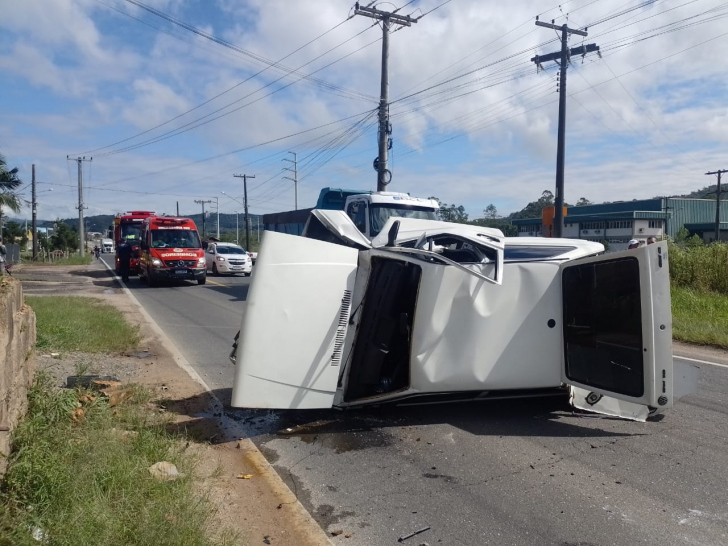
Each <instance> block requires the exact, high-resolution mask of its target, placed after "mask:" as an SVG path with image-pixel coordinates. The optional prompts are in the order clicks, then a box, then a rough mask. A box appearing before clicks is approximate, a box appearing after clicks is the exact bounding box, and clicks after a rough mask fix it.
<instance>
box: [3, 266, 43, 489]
mask: <svg viewBox="0 0 728 546" xmlns="http://www.w3.org/2000/svg"><path fill="white" fill-rule="evenodd" d="M34 346H35V314H34V313H33V310H32V309H31V308H30V307H28V306H27V305H25V304H24V303H23V289H22V287H21V285H20V281H18V280H16V279H12V278H10V277H0V475H1V474H3V473H4V472H5V468H6V466H7V458H6V456H7V455H8V454H9V453H10V437H11V435H12V430H13V428H14V427H15V426H16V425H17V424H18V421H19V420H20V418H21V417H22V416H23V415H24V414H25V411H26V409H27V404H28V389H29V388H30V385H31V383H32V382H33V375H34V373H35V352H34V349H33V348H34Z"/></svg>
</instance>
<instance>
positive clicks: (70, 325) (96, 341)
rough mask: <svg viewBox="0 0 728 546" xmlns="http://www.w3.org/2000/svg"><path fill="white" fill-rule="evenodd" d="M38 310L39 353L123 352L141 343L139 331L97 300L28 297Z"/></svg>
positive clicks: (80, 297)
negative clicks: (54, 351)
mask: <svg viewBox="0 0 728 546" xmlns="http://www.w3.org/2000/svg"><path fill="white" fill-rule="evenodd" d="M25 301H26V303H27V304H28V305H30V306H31V307H32V308H33V311H35V316H36V321H37V344H36V347H37V349H38V350H42V351H49V350H56V351H61V352H62V351H79V352H86V353H107V354H110V353H121V352H123V351H127V350H130V349H133V348H134V347H136V346H137V344H138V343H139V341H140V336H139V329H138V328H137V327H135V326H132V325H130V324H129V323H128V322H126V320H125V319H124V316H123V315H122V313H121V311H119V310H118V309H116V308H115V307H113V306H111V305H109V304H107V303H104V302H103V301H102V300H100V299H98V298H86V297H83V296H26V298H25Z"/></svg>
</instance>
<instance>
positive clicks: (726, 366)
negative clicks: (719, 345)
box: [672, 355, 728, 368]
mask: <svg viewBox="0 0 728 546" xmlns="http://www.w3.org/2000/svg"><path fill="white" fill-rule="evenodd" d="M672 357H673V358H679V359H680V360H689V361H690V362H697V363H698V364H709V365H711V366H718V367H719V368H728V364H718V363H717V362H708V361H707V360H698V359H697V358H688V357H686V356H677V355H672Z"/></svg>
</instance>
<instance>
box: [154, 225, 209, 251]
mask: <svg viewBox="0 0 728 546" xmlns="http://www.w3.org/2000/svg"><path fill="white" fill-rule="evenodd" d="M151 234H152V248H202V245H201V244H200V236H199V235H198V234H197V232H196V231H193V230H191V229H153V230H151Z"/></svg>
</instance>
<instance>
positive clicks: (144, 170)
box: [0, 0, 728, 219]
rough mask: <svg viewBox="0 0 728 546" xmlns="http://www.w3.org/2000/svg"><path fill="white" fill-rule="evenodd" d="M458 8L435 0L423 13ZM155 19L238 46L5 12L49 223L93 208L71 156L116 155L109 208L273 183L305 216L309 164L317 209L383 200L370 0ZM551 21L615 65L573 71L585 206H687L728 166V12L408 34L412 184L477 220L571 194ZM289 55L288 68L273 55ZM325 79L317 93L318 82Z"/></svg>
mask: <svg viewBox="0 0 728 546" xmlns="http://www.w3.org/2000/svg"><path fill="white" fill-rule="evenodd" d="M443 1H444V0H415V1H414V2H410V3H409V5H407V6H405V7H404V9H403V10H402V13H413V14H414V15H419V14H422V13H427V12H428V11H429V10H431V9H433V8H435V7H437V6H439V5H441V4H443ZM144 4H145V5H147V6H150V7H152V8H155V9H158V10H160V11H161V12H163V13H164V14H167V15H169V16H171V17H173V18H176V19H177V20H180V21H182V22H184V23H187V24H188V25H191V26H193V27H195V28H197V29H200V30H202V31H204V32H207V33H209V34H211V35H214V36H216V37H219V38H222V39H223V40H226V41H227V42H229V43H230V44H234V46H235V47H237V48H238V50H233V49H230V48H225V47H223V46H221V45H219V44H217V43H214V42H213V41H210V40H208V39H205V38H203V37H201V36H199V35H197V34H194V33H192V32H190V31H189V30H185V29H183V28H181V27H179V26H177V25H174V24H172V23H170V22H169V21H167V20H165V19H163V18H160V17H158V16H156V15H154V14H153V13H150V12H149V11H146V10H144V9H142V8H140V7H139V6H138V5H134V3H132V2H129V1H127V0H24V1H23V2H8V3H5V4H4V6H3V18H2V20H0V27H2V32H0V70H2V73H3V76H4V77H3V85H2V86H1V88H0V111H1V113H2V116H1V117H0V151H1V152H2V153H3V154H4V155H6V157H7V159H8V161H9V163H10V165H11V166H18V167H19V168H20V174H21V176H22V178H23V179H24V180H25V181H26V182H30V172H31V164H33V163H35V164H36V169H37V173H38V180H39V181H40V182H41V184H40V185H39V188H38V189H39V191H40V192H42V193H39V216H40V217H41V218H44V219H52V218H55V217H72V216H75V215H76V214H77V212H76V209H75V208H74V207H75V205H76V199H77V190H76V187H75V184H76V164H75V163H74V162H69V161H67V160H66V156H67V155H71V156H72V157H76V156H78V155H79V154H80V155H85V156H87V157H91V156H92V157H93V158H94V159H93V162H91V163H85V164H84V180H85V187H86V191H85V202H86V205H87V206H88V210H87V211H86V213H87V214H101V213H107V214H108V213H114V212H118V211H122V210H131V209H140V208H145V209H153V210H157V211H158V212H167V213H172V212H174V209H175V204H176V202H177V201H179V204H180V211H181V212H182V213H183V214H185V213H187V214H191V213H193V212H197V210H198V206H197V205H195V204H194V200H195V199H200V198H204V199H213V200H214V199H215V198H217V199H218V200H219V204H220V211H221V212H233V211H234V210H239V209H241V205H240V204H239V203H238V202H236V201H235V200H231V199H229V198H228V197H227V196H228V195H232V196H234V197H236V198H241V196H242V188H241V181H240V179H238V178H234V177H233V174H235V173H242V172H245V173H248V174H254V175H255V176H256V178H255V180H251V181H250V184H249V190H250V191H249V197H250V210H251V212H254V213H266V212H273V211H280V210H288V209H291V208H293V188H292V184H291V183H290V182H289V181H287V180H284V179H283V178H282V177H283V176H285V175H287V174H290V173H286V172H284V171H282V168H283V167H284V166H288V164H287V163H285V162H283V161H282V159H283V158H284V157H292V156H291V155H289V154H288V153H287V152H289V151H295V152H297V154H298V158H299V167H300V175H299V178H300V183H299V204H300V206H302V207H303V206H312V205H313V204H314V203H315V200H316V196H317V195H318V192H319V190H320V189H321V188H322V187H325V186H334V187H345V188H360V189H367V190H368V189H374V188H375V186H376V174H375V172H374V170H373V169H372V160H373V159H374V157H375V156H376V154H377V151H376V150H377V148H376V128H375V127H374V122H375V121H376V118H375V117H372V116H369V117H367V114H368V113H370V112H371V111H373V109H374V108H376V105H377V100H378V95H379V66H380V59H381V49H380V48H381V41H380V38H381V30H380V29H379V28H378V27H376V26H375V27H372V21H371V20H369V19H366V18H364V17H353V18H351V19H350V20H348V21H345V20H346V18H347V16H348V15H349V14H350V13H351V9H352V7H353V2H349V1H345V0H319V1H317V2H309V1H303V0H296V1H293V0H204V1H203V0H146V1H145V2H144ZM402 4H406V0H402V1H401V2H400V3H399V4H397V6H400V5H402ZM392 6H393V4H389V3H381V4H380V5H379V7H380V8H381V9H392ZM620 13H621V15H619V14H620ZM537 14H541V19H542V20H550V19H555V20H556V22H557V23H559V24H561V23H563V22H566V21H568V23H569V25H571V26H575V27H583V26H589V27H590V28H589V37H587V38H586V39H584V40H582V39H581V38H578V39H577V37H574V38H573V39H572V41H571V45H572V46H576V45H580V44H581V43H582V42H583V43H592V42H595V43H597V44H599V45H600V46H601V47H602V52H603V57H602V58H599V57H598V56H596V55H593V54H592V55H589V56H588V57H587V58H585V59H573V62H572V65H571V67H570V69H569V72H568V81H567V84H568V85H567V90H568V93H569V98H568V107H567V110H568V113H567V121H568V124H567V167H566V199H567V201H571V202H575V201H577V200H578V199H579V198H580V197H582V196H583V197H587V198H589V199H591V200H593V201H603V200H609V201H614V200H620V199H635V198H647V197H652V196H654V195H658V194H676V193H684V192H688V191H691V190H693V189H696V188H699V187H702V186H704V185H707V184H709V183H712V182H713V181H712V179H709V178H708V177H705V176H704V175H703V173H704V172H706V171H708V170H714V169H718V168H726V165H728V157H726V155H728V154H726V152H725V150H726V149H727V148H726V144H728V142H727V141H728V105H727V103H726V101H725V97H726V96H728V94H727V93H726V92H727V91H728V89H727V87H728V81H727V80H726V79H725V72H726V68H728V67H727V66H726V65H727V63H728V62H727V61H726V58H728V35H726V32H727V31H726V20H727V19H726V16H727V15H728V5H727V3H726V2H722V1H719V0H655V1H654V2H644V1H631V2H625V1H623V0H571V1H568V2H562V3H561V7H559V5H558V3H557V2H556V1H554V2H553V3H552V2H548V1H547V0H541V1H527V0H514V1H513V2H509V3H508V8H507V9H505V8H504V4H503V3H502V2H496V1H484V0H451V1H450V2H448V3H446V4H444V5H442V6H441V7H440V8H438V9H436V10H435V11H432V13H427V15H425V17H423V18H422V19H421V20H419V22H418V23H417V24H414V25H412V27H410V28H403V29H401V31H397V32H396V33H393V34H392V35H391V52H390V68H391V72H390V98H391V99H392V100H393V104H392V106H391V113H392V125H393V139H394V146H393V150H392V161H393V167H392V170H393V173H394V176H393V181H392V184H391V185H390V187H389V188H390V189H391V190H392V191H405V192H409V193H411V194H412V195H417V196H422V197H426V196H430V195H435V196H438V197H439V198H440V199H441V200H443V201H444V202H447V203H456V204H458V205H460V204H462V205H464V206H465V207H466V209H467V211H468V212H469V213H470V215H471V217H474V218H475V217H479V216H482V210H483V209H484V208H485V206H487V205H488V204H489V203H494V204H495V205H496V206H497V207H498V210H499V211H500V212H501V213H503V214H507V213H509V212H511V211H513V210H518V209H520V208H522V207H523V206H525V204H526V203H527V202H528V201H531V200H534V199H536V198H537V197H538V196H539V195H540V193H541V191H543V190H544V189H551V190H553V185H554V175H555V155H556V128H557V127H556V123H557V102H556V101H557V94H556V79H555V78H556V67H555V66H554V65H553V63H552V64H551V65H550V66H547V67H545V68H546V70H544V71H541V72H539V73H537V71H536V69H535V67H534V66H533V63H531V62H530V61H529V59H530V58H531V57H532V56H533V55H534V54H535V53H539V54H544V53H548V52H551V51H554V50H555V49H556V48H557V43H556V41H555V38H556V36H555V33H554V32H553V31H551V30H548V29H544V28H539V27H535V26H534V24H533V21H534V19H535V16H536V15H537ZM603 19H606V20H605V21H603V22H599V21H600V20H603ZM340 23H341V24H340ZM592 23H596V24H592ZM337 25H338V26H337ZM153 27H156V28H153ZM334 27H336V28H334ZM332 29H333V30H332ZM327 31H328V32H327ZM668 31H671V32H668ZM322 34H323V36H320V35H322ZM319 36H320V37H319ZM317 37H319V38H318V39H315V38H317ZM645 38H647V39H645ZM314 39H315V40H314ZM311 40H314V41H313V42H312V43H310V44H309V45H307V46H306V47H303V48H302V49H301V50H300V51H298V52H296V53H294V54H292V55H290V54H291V53H292V52H294V51H295V50H297V49H298V48H300V47H301V46H304V45H305V44H307V43H308V42H309V41H311ZM638 40H641V41H638ZM548 41H550V43H546V42H548ZM241 50H242V52H241ZM289 55H290V56H289ZM284 58H285V59H284ZM281 59H284V60H282V61H281V65H284V67H285V68H283V67H280V66H279V67H273V68H271V67H270V66H269V65H268V64H266V62H265V61H266V60H267V61H279V60H281ZM329 63H334V64H332V65H331V66H328V67H325V66H326V65H328V64H329ZM299 67H300V70H299V71H298V72H296V73H294V74H292V73H291V71H290V69H298V68H299ZM324 67H325V68H324ZM261 71H262V72H261ZM258 72H260V73H259V74H258ZM311 73H314V74H313V75H312V76H311V78H314V79H316V81H311V80H310V79H302V76H303V75H308V74H311ZM276 80H277V81H276ZM448 80H451V81H449V82H448ZM284 86H285V87H284ZM430 86H434V87H433V88H432V89H430V90H426V89H427V88H428V87H430ZM279 88H282V89H280V90H278V89H279ZM272 91H276V92H275V93H273V94H271V95H268V96H266V95H267V94H268V93H271V92H272ZM223 92H224V93H223ZM221 93H222V95H221V96H219V97H217V98H215V97H216V96H217V95H219V94H221ZM413 93H415V94H414V95H413V96H411V97H409V98H404V99H403V97H407V96H408V95H410V94H413ZM205 102H207V103H206V104H203V103H205ZM198 106H199V107H198ZM195 107H198V108H195ZM193 108H194V110H192V111H191V112H189V113H186V112H188V111H189V110H191V109H193ZM218 110H219V111H218ZM233 110H234V111H233ZM215 111H218V112H217V113H213V112H215ZM204 116H207V117H204ZM174 118H177V119H174ZM170 120H171V121H170ZM339 120H345V121H339ZM201 122H206V123H204V124H202V125H200V126H198V127H195V125H197V124H199V123H201ZM157 126H159V127H157ZM155 127H157V128H156V129H155ZM188 127H193V129H192V130H184V129H185V128H188ZM317 127H319V128H318V129H316V128H317ZM175 130H177V131H182V132H179V133H178V134H176V133H174V132H173V133H172V136H171V137H169V138H167V137H168V136H169V135H167V133H168V132H169V131H175ZM143 132H145V133H144V134H141V135H140V133H143ZM296 133H299V134H298V135H296ZM290 135H296V136H290ZM160 137H161V138H162V139H161V140H159V142H147V141H148V140H149V139H156V138H160ZM126 139H128V140H126ZM120 141H124V142H122V143H120V144H116V143H119V142H120ZM271 141H275V142H271ZM130 145H131V146H135V147H134V148H133V149H129V150H126V151H124V150H123V149H124V147H127V146H130ZM49 190H50V191H49ZM222 192H225V194H223V193H222ZM25 193H26V194H29V192H28V191H27V190H26V192H25ZM213 208H214V205H213ZM27 215H29V210H27V209H26V210H24V211H23V213H22V214H21V216H27Z"/></svg>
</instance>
